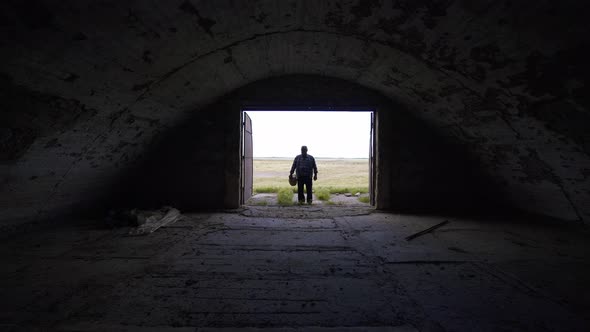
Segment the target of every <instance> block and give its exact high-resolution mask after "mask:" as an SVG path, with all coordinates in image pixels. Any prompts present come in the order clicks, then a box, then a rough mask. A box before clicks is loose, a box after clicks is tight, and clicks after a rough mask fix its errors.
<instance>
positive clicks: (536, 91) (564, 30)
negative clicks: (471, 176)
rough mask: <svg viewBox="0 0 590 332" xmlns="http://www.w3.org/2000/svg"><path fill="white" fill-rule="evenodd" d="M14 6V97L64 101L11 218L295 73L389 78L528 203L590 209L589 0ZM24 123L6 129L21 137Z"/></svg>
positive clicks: (10, 9) (14, 160)
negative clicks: (194, 118)
mask: <svg viewBox="0 0 590 332" xmlns="http://www.w3.org/2000/svg"><path fill="white" fill-rule="evenodd" d="M1 7H2V14H1V15H2V19H1V21H2V22H3V23H2V25H1V27H0V28H1V31H2V33H1V36H2V38H1V41H0V43H1V44H0V45H1V47H2V54H1V55H0V57H1V59H2V61H1V63H0V72H1V73H2V75H1V77H2V85H3V86H4V87H6V89H5V91H8V92H7V93H6V95H7V96H6V97H8V99H11V98H12V99H11V104H10V105H12V106H13V109H15V108H16V107H14V105H18V104H19V103H20V102H21V101H22V100H27V103H28V105H29V107H30V109H35V110H36V109H40V108H43V107H42V106H41V105H47V104H49V105H50V106H49V108H50V110H51V114H52V116H51V117H50V118H51V119H52V120H50V121H45V122H42V123H41V122H40V123H36V124H33V125H29V127H32V129H30V131H31V132H33V133H32V134H29V136H30V137H28V138H27V139H22V140H21V141H22V142H25V143H26V144H25V143H23V144H22V147H24V148H23V149H14V150H15V151H13V153H11V154H10V155H9V156H6V157H5V158H4V163H3V165H4V166H2V167H4V170H5V172H4V171H3V174H7V175H6V176H5V178H4V179H3V182H4V184H5V186H4V187H3V188H2V196H3V200H4V201H3V205H4V206H10V207H11V209H6V210H5V212H3V215H2V216H0V217H1V218H2V219H4V220H8V219H10V218H12V219H14V218H19V217H20V218H28V217H30V216H31V215H34V214H39V215H42V214H46V213H47V212H50V211H51V210H53V209H54V208H55V207H57V206H59V207H62V208H65V207H67V205H68V204H70V203H71V201H72V200H73V198H75V197H77V196H78V195H79V194H80V193H81V192H84V191H85V192H97V193H98V192H101V188H104V187H108V186H111V185H113V183H111V179H112V175H113V174H115V173H116V172H117V170H118V169H120V168H122V167H124V166H125V165H126V164H127V163H129V162H131V161H132V160H133V159H134V156H136V155H137V154H139V153H140V152H141V150H143V149H145V148H147V147H149V144H150V142H151V141H152V139H153V138H154V137H155V136H157V134H158V133H159V132H162V131H165V130H166V129H167V128H170V127H171V126H173V125H174V124H175V123H178V122H179V121H182V119H183V118H184V117H185V116H186V115H187V114H189V113H191V112H195V111H198V110H199V108H201V107H203V106H205V105H207V104H209V103H211V102H212V101H214V100H216V99H217V98H219V97H221V96H223V95H224V94H226V93H228V92H230V91H232V90H234V89H236V88H239V87H241V86H244V85H246V84H248V83H251V82H254V81H257V80H261V79H265V78H268V77H273V76H281V75H289V74H314V75H322V76H330V77H336V78H341V79H345V80H348V81H352V82H356V83H358V84H360V85H363V86H365V87H369V88H371V89H374V90H377V91H379V92H381V93H382V94H383V95H385V96H387V97H389V98H391V99H394V100H396V101H398V102H401V103H403V104H405V105H407V107H408V108H409V109H410V110H411V111H412V112H414V113H415V115H416V116H417V117H419V118H421V119H423V120H424V121H427V122H429V123H430V124H431V125H432V126H434V127H436V128H439V130H440V131H441V132H443V133H444V134H445V135H448V136H450V137H453V138H454V139H456V140H458V141H461V142H463V143H465V144H466V145H469V146H470V149H471V150H472V151H473V152H474V153H475V154H476V155H477V156H478V157H479V158H480V159H481V160H482V161H483V162H484V164H485V165H486V166H487V168H488V171H489V172H490V173H491V174H493V175H494V176H495V177H496V178H497V179H498V180H499V181H501V182H502V183H503V184H504V185H505V186H506V191H507V192H509V193H510V196H511V197H510V198H511V200H512V201H513V202H514V203H515V205H516V206H518V207H521V208H523V209H525V210H528V211H531V212H535V213H540V214H545V215H549V216H555V217H559V218H564V219H570V220H589V219H590V206H589V204H588V203H587V202H590V179H589V178H588V175H589V174H590V158H589V152H590V134H588V120H589V119H590V115H589V109H588V108H589V107H590V100H589V99H588V97H587V96H588V92H589V91H588V90H589V88H588V85H587V83H586V78H587V77H588V75H589V74H590V71H589V65H588V63H587V62H586V61H587V59H588V58H589V56H588V55H589V54H588V53H589V52H588V46H589V37H588V33H587V24H586V17H587V14H588V10H587V8H586V6H585V5H584V4H583V3H582V2H579V1H573V0H570V1H560V2H559V3H556V2H554V1H535V2H532V3H531V2H517V1H502V2H498V1H483V0H478V1H462V0H455V1H453V0H447V1H394V0H391V1H387V0H381V1H380V0H367V1H358V0H354V1H317V0H309V1H254V0H252V1H231V0H218V1H188V0H183V1H165V2H163V1H139V0H138V1H74V0H71V1H66V0H61V1H49V0H46V1H44V0H34V1H26V2H20V1H10V2H4V3H3V4H2V5H1ZM31 100H33V101H31ZM48 101H49V102H48ZM29 113H30V114H29V116H30V117H32V118H39V113H42V112H40V111H34V110H33V111H30V112H29ZM15 118H18V116H14V115H13V116H11V117H10V119H11V120H10V121H12V122H9V123H11V124H12V126H13V127H12V129H11V128H10V127H9V128H8V129H7V130H6V133H4V136H5V137H9V138H10V137H12V138H14V137H16V136H18V135H19V132H18V130H17V129H18V128H17V127H16V126H15V125H13V124H14V123H17V124H18V123H22V120H15ZM19 121H21V122H19ZM29 122H30V121H29ZM33 122H34V121H33ZM9 126H10V125H9ZM48 126H50V127H52V128H53V129H52V128H47V127H48ZM15 128H17V129H15ZM13 141H14V139H13V140H12V141H11V140H10V139H6V138H5V139H4V142H13ZM6 144H12V143H6ZM19 146H21V145H19ZM21 150H22V151H21ZM33 207H34V208H33ZM33 210H34V211H33Z"/></svg>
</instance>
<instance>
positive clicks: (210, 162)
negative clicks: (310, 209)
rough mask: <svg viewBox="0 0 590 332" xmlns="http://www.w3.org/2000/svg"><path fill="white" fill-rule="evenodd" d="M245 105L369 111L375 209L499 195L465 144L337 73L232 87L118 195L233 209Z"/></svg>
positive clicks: (491, 200)
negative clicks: (372, 121) (373, 130)
mask: <svg viewBox="0 0 590 332" xmlns="http://www.w3.org/2000/svg"><path fill="white" fill-rule="evenodd" d="M246 107H262V108H269V107H271V108H277V109H281V108H283V109H284V108H298V109H301V110H305V109H314V110H317V109H322V110H326V111H330V110H341V109H343V108H347V109H355V108H356V109H373V110H374V111H375V116H376V166H375V179H376V185H375V194H376V199H375V202H376V207H377V208H378V209H395V210H398V211H401V210H405V211H407V210H414V211H420V212H433V211H439V212H440V211H445V212H448V211H453V212H458V211H460V212H473V211H474V210H477V209H481V208H484V207H488V208H489V207H490V206H494V207H497V206H499V205H500V202H501V201H502V196H501V195H499V194H498V189H497V188H496V187H495V184H494V181H492V180H491V179H490V178H489V176H488V174H486V173H485V170H483V169H481V167H480V165H479V164H478V160H477V158H476V156H474V155H472V154H471V153H472V152H471V151H469V150H468V149H466V146H463V145H461V144H460V142H457V141H453V140H451V139H449V138H448V137H447V136H445V135H444V134H445V133H443V132H440V130H439V129H436V128H435V127H432V126H431V125H430V124H428V123H425V122H424V121H422V120H420V119H418V118H416V117H414V116H413V115H412V113H411V112H409V111H408V110H407V108H406V107H405V106H403V105H401V104H399V103H395V102H392V101H391V100H389V99H388V98H386V97H384V96H382V95H381V94H379V93H377V92H375V91H372V90H370V89H367V88H363V87H361V86H359V85H358V84H354V83H351V82H347V81H344V80H341V79H334V78H326V77H322V76H309V75H294V76H282V77H276V78H271V79H267V80H261V81H258V82H255V83H253V84H250V85H247V86H245V87H243V88H240V89H237V90H236V91H234V92H233V93H231V94H229V95H226V96H224V97H222V98H220V99H219V100H218V102H216V103H214V104H212V105H210V106H208V107H207V108H205V109H203V110H201V111H199V112H196V113H194V114H193V116H192V117H189V118H187V119H186V120H185V121H183V122H182V124H180V125H179V126H176V127H173V128H170V129H169V130H168V133H167V134H166V136H165V137H164V138H163V139H162V140H160V142H159V143H158V145H157V146H155V147H154V148H153V149H152V150H151V151H150V152H149V155H148V156H146V158H145V159H144V161H143V163H141V164H140V165H139V166H138V167H137V168H136V169H134V170H133V171H132V172H131V173H130V174H129V175H126V176H125V178H126V177H128V176H130V177H132V178H133V180H132V181H131V183H130V184H129V185H125V186H124V187H125V188H134V190H132V192H131V193H129V192H126V193H125V194H124V195H123V196H122V197H134V199H133V200H131V202H129V201H126V205H128V206H129V205H133V206H137V205H138V206H159V205H162V204H171V205H174V206H178V207H180V208H181V209H184V210H191V209H202V208H232V207H237V206H239V203H240V196H239V195H240V183H241V182H240V169H241V167H240V165H241V164H240V163H241V160H240V145H239V142H240V121H241V120H240V118H241V111H242V109H244V108H246ZM286 171H287V170H286ZM203 175H206V176H203ZM488 212H489V210H488Z"/></svg>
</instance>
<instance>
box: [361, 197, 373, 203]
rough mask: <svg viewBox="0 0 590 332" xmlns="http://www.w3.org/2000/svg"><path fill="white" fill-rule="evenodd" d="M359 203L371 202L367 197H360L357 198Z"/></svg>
mask: <svg viewBox="0 0 590 332" xmlns="http://www.w3.org/2000/svg"><path fill="white" fill-rule="evenodd" d="M359 202H361V203H369V202H371V198H370V197H369V196H360V197H359Z"/></svg>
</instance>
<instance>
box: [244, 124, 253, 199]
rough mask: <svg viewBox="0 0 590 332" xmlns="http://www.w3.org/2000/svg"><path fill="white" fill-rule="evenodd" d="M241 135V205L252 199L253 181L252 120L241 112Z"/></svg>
mask: <svg viewBox="0 0 590 332" xmlns="http://www.w3.org/2000/svg"><path fill="white" fill-rule="evenodd" d="M243 114H244V116H243V121H242V133H243V135H244V137H243V140H242V142H243V145H242V204H244V203H246V201H248V199H250V197H252V184H253V180H254V164H253V162H254V161H253V158H252V156H253V153H252V150H253V145H252V120H251V119H250V117H249V116H248V114H247V113H246V112H243Z"/></svg>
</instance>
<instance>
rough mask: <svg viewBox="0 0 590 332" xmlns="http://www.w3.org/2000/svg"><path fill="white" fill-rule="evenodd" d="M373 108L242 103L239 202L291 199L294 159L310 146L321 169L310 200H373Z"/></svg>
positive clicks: (286, 201)
mask: <svg viewBox="0 0 590 332" xmlns="http://www.w3.org/2000/svg"><path fill="white" fill-rule="evenodd" d="M374 118H375V112H374V110H373V109H362V108H356V109H329V110H325V109H306V110H301V109H287V110H285V109H259V108H251V109H243V110H242V112H241V120H242V144H241V157H242V168H241V186H242V190H241V191H242V194H241V203H242V204H245V205H292V204H297V203H298V197H297V185H295V186H291V185H290V184H289V181H288V175H289V173H290V170H291V167H292V164H293V160H294V158H295V156H297V155H299V154H301V147H302V146H307V148H308V154H309V155H311V156H313V157H314V159H315V161H316V165H317V169H318V178H317V181H313V182H312V187H313V194H312V196H313V199H312V201H313V203H312V205H324V206H326V205H334V206H340V205H344V206H348V205H364V206H371V205H374V204H375V195H374V188H375V171H374V169H375V158H374V157H375V130H374V128H375V121H374Z"/></svg>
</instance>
